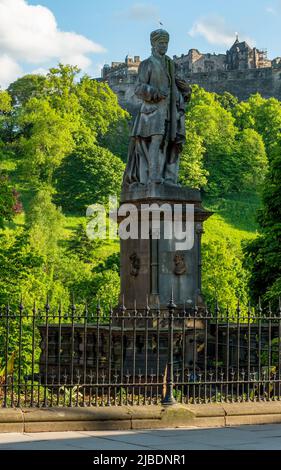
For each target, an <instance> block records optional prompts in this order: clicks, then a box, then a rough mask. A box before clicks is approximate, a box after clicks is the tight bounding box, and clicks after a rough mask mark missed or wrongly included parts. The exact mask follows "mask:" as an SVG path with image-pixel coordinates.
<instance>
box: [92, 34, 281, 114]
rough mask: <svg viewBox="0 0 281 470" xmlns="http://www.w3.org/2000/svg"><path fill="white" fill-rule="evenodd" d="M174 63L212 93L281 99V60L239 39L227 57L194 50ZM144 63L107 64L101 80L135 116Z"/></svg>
mask: <svg viewBox="0 0 281 470" xmlns="http://www.w3.org/2000/svg"><path fill="white" fill-rule="evenodd" d="M173 60H174V63H175V66H176V68H177V73H178V74H179V75H181V76H182V78H183V79H184V80H186V81H188V82H189V83H190V84H197V85H200V86H201V87H203V88H204V89H205V90H207V91H209V92H215V93H223V92H225V91H227V92H229V93H231V94H233V95H234V96H236V97H237V98H238V99H239V100H241V101H243V100H246V99H248V98H249V96H250V95H252V94H254V93H260V94H261V95H262V96H263V97H264V98H271V97H275V98H277V99H279V100H281V57H277V58H275V59H273V60H269V59H268V57H267V52H266V51H265V50H259V49H257V48H255V47H254V48H251V47H250V46H249V45H248V44H247V43H246V42H245V41H243V42H240V41H239V39H238V37H237V39H236V41H235V42H234V44H233V46H232V47H231V48H230V50H229V51H227V52H226V54H202V53H200V52H199V51H198V50H197V49H190V51H189V52H188V53H187V54H182V55H181V56H174V57H173ZM140 64H141V59H140V57H139V56H135V57H134V58H131V57H128V56H127V57H126V59H125V61H124V62H113V63H112V64H111V66H110V65H105V66H104V67H103V70H102V77H101V78H100V79H99V80H102V81H105V82H107V83H108V84H109V86H110V88H111V89H112V90H113V91H114V92H115V93H116V94H117V96H118V100H119V103H120V105H121V106H122V107H123V108H125V109H127V110H128V111H129V112H131V113H132V114H133V115H134V114H135V113H136V112H137V109H138V107H139V104H140V103H139V100H138V99H137V97H136V96H135V94H134V90H135V83H136V78H137V74H138V69H139V66H140Z"/></svg>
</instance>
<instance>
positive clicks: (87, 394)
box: [0, 300, 281, 408]
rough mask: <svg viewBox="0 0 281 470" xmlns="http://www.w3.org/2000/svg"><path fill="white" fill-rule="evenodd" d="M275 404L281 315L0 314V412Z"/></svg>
mask: <svg viewBox="0 0 281 470" xmlns="http://www.w3.org/2000/svg"><path fill="white" fill-rule="evenodd" d="M271 400H281V308H279V309H278V311H276V312H272V310H271V308H270V307H269V308H268V309H265V310H264V309H262V308H261V307H260V306H259V307H258V308H257V309H252V308H248V309H247V310H245V309H243V308H241V307H240V305H238V308H237V309H236V310H235V311H234V312H230V311H228V310H226V311H222V310H220V309H219V307H218V306H216V307H215V308H214V310H213V311H210V310H208V309H207V308H202V307H201V308H199V307H193V308H192V307H190V306H189V307H188V308H182V309H179V308H177V307H176V305H175V304H174V301H173V300H171V302H170V303H169V305H168V306H167V308H166V309H160V308H158V309H157V308H156V309H155V308H151V309H150V308H149V307H147V308H146V309H144V310H137V309H135V310H134V311H128V310H126V308H125V306H124V305H123V306H121V307H120V308H119V309H115V310H111V311H109V312H104V311H102V309H101V308H100V306H98V307H97V309H96V311H95V312H89V311H88V309H87V307H85V309H84V310H83V311H82V312H81V311H79V309H76V307H75V305H74V304H73V305H72V307H71V308H70V311H68V312H64V311H63V309H62V308H61V307H60V308H58V309H57V310H53V309H52V308H51V307H50V305H49V303H48V302H47V305H46V306H45V308H44V309H43V311H42V310H39V309H37V308H36V307H35V306H34V308H33V310H32V311H30V310H29V309H25V308H24V307H23V305H22V304H21V305H20V307H19V308H18V309H17V311H14V310H12V309H11V308H10V307H8V306H7V307H5V308H3V309H1V312H0V406H2V407H6V408H7V407H57V406H68V407H71V406H73V407H79V406H86V407H87V406H89V407H90V406H120V405H123V404H124V405H153V404H160V403H162V404H165V405H172V404H174V403H176V402H179V403H184V404H204V403H213V402H244V401H245V402H246V401H248V402H249V401H271Z"/></svg>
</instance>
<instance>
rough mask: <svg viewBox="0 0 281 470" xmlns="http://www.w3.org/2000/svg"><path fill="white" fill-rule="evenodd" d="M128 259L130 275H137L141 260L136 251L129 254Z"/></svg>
mask: <svg viewBox="0 0 281 470" xmlns="http://www.w3.org/2000/svg"><path fill="white" fill-rule="evenodd" d="M130 261H131V276H133V277H137V276H138V275H139V272H140V266H141V261H140V258H139V257H138V255H137V253H133V254H132V255H131V256H130Z"/></svg>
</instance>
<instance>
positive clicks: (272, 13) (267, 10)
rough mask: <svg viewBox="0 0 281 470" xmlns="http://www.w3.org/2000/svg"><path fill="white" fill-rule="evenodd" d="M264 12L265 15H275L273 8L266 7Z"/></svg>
mask: <svg viewBox="0 0 281 470" xmlns="http://www.w3.org/2000/svg"><path fill="white" fill-rule="evenodd" d="M265 10H266V12H267V13H270V14H271V15H275V14H276V11H275V9H274V8H273V7H266V9H265Z"/></svg>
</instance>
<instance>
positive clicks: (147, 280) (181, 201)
mask: <svg viewBox="0 0 281 470" xmlns="http://www.w3.org/2000/svg"><path fill="white" fill-rule="evenodd" d="M121 203H122V205H123V204H130V205H131V207H132V206H133V207H135V210H136V211H137V220H138V225H139V227H138V238H137V239H131V238H129V239H128V240H122V239H121V299H123V297H124V299H125V306H126V308H128V309H134V307H135V304H137V307H138V308H139V309H142V308H146V306H147V304H148V305H149V306H150V307H152V308H157V307H158V306H160V307H161V308H165V307H166V306H167V304H168V302H169V300H170V297H171V293H172V291H173V295H174V300H175V303H176V305H177V306H182V307H183V306H184V304H186V303H193V304H198V303H199V304H200V302H201V303H202V302H203V299H202V295H201V237H202V233H203V222H204V221H205V220H207V219H208V218H209V217H210V216H211V215H212V213H210V212H207V211H206V210H204V208H203V207H202V199H201V194H200V191H197V190H190V189H187V188H181V187H178V186H168V185H161V184H159V185H157V184H153V185H151V186H149V187H145V186H141V185H138V184H136V185H133V186H132V187H131V188H130V190H129V191H127V192H126V193H123V194H122V197H121ZM187 205H188V206H189V207H191V206H192V207H193V208H194V224H193V228H192V230H193V233H192V238H193V239H194V242H193V244H192V246H190V247H188V249H186V248H181V246H184V245H182V243H181V244H180V245H179V239H178V238H177V236H176V235H177V233H176V231H175V229H174V227H175V226H174V225H173V230H172V235H171V237H170V238H167V237H166V236H165V234H166V232H165V230H166V228H167V225H164V223H165V224H167V220H166V214H165V216H164V212H161V210H159V211H158V212H159V215H160V216H159V220H160V223H159V229H160V230H159V236H158V238H157V236H156V238H155V232H156V231H157V230H155V221H154V223H153V222H152V215H151V213H152V212H153V213H154V215H155V213H156V212H157V207H159V208H162V209H164V208H166V209H167V208H169V207H170V214H172V218H171V224H173V223H174V220H175V214H176V213H178V212H179V209H180V208H182V209H180V210H182V214H183V216H184V217H183V223H182V228H183V231H184V230H185V229H186V222H185V214H186V211H187ZM128 207H129V206H128ZM150 209H152V210H151V213H150ZM148 212H149V213H150V220H149V237H147V239H144V238H143V237H142V230H141V224H142V223H143V220H144V219H145V218H146V217H147V213H148ZM168 213H169V211H168ZM124 218H125V217H123V218H122V217H120V219H119V223H122V222H123V221H124ZM156 226H157V223H156ZM179 247H180V248H179Z"/></svg>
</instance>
